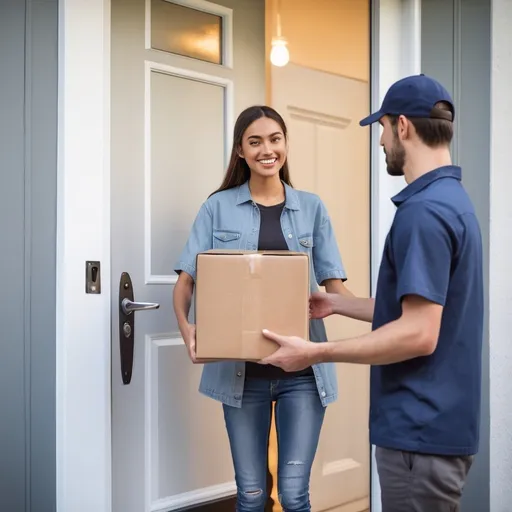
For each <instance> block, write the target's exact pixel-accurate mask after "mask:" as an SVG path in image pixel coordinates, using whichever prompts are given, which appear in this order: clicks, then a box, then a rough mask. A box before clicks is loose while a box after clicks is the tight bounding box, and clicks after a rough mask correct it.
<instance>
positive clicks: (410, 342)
mask: <svg viewBox="0 0 512 512" xmlns="http://www.w3.org/2000/svg"><path fill="white" fill-rule="evenodd" d="M432 346H434V347H435V343H432V340H430V339H427V338H426V336H425V335H424V333H422V331H421V329H420V328H419V327H417V326H415V325H414V324H413V323H411V322H407V323H406V322H402V321H401V320H396V321H394V322H390V323H389V324H386V325H384V326H383V327H381V328H379V329H377V330H375V331H372V332H370V333H368V334H365V335H363V336H360V337H358V338H353V339H347V340H340V341H333V342H327V343H318V344H317V345H316V347H315V349H316V350H317V356H318V362H334V363H356V364H357V363H358V364H371V365H383V364H392V363H399V362H401V361H406V360H408V359H412V358H414V357H419V356H426V355H429V354H431V353H432Z"/></svg>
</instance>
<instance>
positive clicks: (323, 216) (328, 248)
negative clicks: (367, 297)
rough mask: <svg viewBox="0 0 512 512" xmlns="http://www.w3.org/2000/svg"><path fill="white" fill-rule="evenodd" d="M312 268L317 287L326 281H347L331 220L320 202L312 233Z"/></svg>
mask: <svg viewBox="0 0 512 512" xmlns="http://www.w3.org/2000/svg"><path fill="white" fill-rule="evenodd" d="M313 268H314V269H315V277H316V282H317V283H318V284H319V285H321V284H322V283H323V282H324V281H325V280H327V279H341V280H343V281H346V280H347V276H346V274H345V269H344V268H343V263H342V261H341V255H340V251H339V249H338V243H337V241H336V236H335V235H334V230H333V228H332V224H331V219H330V218H329V214H328V213H327V209H326V207H325V205H324V204H323V202H322V201H321V200H319V208H318V211H317V215H316V221H315V230H314V232H313Z"/></svg>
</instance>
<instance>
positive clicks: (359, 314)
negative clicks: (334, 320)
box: [334, 295, 375, 322]
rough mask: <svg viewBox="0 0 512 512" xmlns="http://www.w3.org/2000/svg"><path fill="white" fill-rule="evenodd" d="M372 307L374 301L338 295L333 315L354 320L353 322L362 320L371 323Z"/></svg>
mask: <svg viewBox="0 0 512 512" xmlns="http://www.w3.org/2000/svg"><path fill="white" fill-rule="evenodd" d="M374 306H375V301H374V299H362V298H360V297H350V296H348V295H338V296H336V298H335V302H334V313H335V314H336V315H342V316H347V317H349V318H354V319H355V320H362V321H363V322H371V321H372V320H373V309H374Z"/></svg>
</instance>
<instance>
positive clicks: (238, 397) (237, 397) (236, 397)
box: [234, 395, 242, 400]
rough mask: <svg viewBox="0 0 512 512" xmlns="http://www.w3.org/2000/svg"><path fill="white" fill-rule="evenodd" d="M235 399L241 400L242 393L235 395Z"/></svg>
mask: <svg viewBox="0 0 512 512" xmlns="http://www.w3.org/2000/svg"><path fill="white" fill-rule="evenodd" d="M234 398H235V400H240V399H241V398H242V397H241V396H240V395H235V397H234Z"/></svg>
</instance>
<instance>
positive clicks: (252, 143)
mask: <svg viewBox="0 0 512 512" xmlns="http://www.w3.org/2000/svg"><path fill="white" fill-rule="evenodd" d="M249 144H250V145H251V146H257V145H258V144H259V142H257V141H255V140H253V141H252V142H249Z"/></svg>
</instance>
